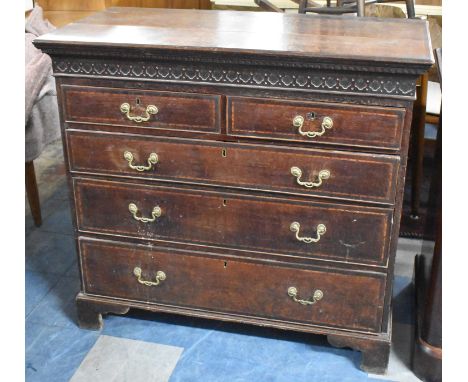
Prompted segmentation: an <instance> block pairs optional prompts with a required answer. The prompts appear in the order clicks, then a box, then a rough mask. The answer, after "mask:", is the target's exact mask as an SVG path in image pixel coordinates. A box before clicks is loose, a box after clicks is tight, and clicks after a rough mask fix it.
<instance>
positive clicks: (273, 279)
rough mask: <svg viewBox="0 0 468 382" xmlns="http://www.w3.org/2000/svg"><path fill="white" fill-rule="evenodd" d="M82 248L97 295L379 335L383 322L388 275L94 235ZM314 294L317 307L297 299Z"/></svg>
mask: <svg viewBox="0 0 468 382" xmlns="http://www.w3.org/2000/svg"><path fill="white" fill-rule="evenodd" d="M80 253H81V257H82V266H83V277H84V288H85V292H86V293H89V294H97V295H103V296H111V297H118V298H124V299H129V300H137V301H142V302H146V303H158V304H163V305H170V306H183V307H189V308H196V309H205V310H211V311H217V312H225V313H229V314H242V315H250V316H257V317H263V318H272V319H275V320H287V321H293V322H299V323H304V324H314V325H323V326H333V327H339V328H346V329H355V330H363V331H371V332H378V331H379V330H380V326H381V320H382V306H383V293H384V287H385V276H384V275H383V274H376V273H372V274H365V273H341V272H340V271H334V270H327V271H323V270H309V269H307V270H304V269H296V268H285V267H280V266H273V265H268V264H264V263H254V262H243V261H239V260H237V259H230V258H216V257H213V256H208V255H205V256H206V257H203V255H202V254H196V253H194V252H180V251H174V250H172V249H170V250H166V249H163V248H154V247H152V248H149V247H146V246H135V245H130V244H122V243H115V242H108V241H94V240H86V239H85V240H83V239H81V240H80ZM135 268H139V269H140V272H139V271H138V269H137V270H136V271H135ZM135 272H136V273H135ZM158 272H159V273H158ZM161 272H163V273H161ZM138 278H139V279H140V281H141V282H139V281H138ZM145 281H150V282H152V285H145V284H144V282H145ZM155 284H157V285H155ZM291 287H293V288H296V294H294V293H293V291H292V290H290V288H291ZM288 291H289V294H288ZM318 291H320V292H321V293H322V297H321V298H320V292H318ZM314 294H315V301H316V302H315V303H314V304H310V305H303V304H301V303H299V302H296V301H294V299H293V296H294V297H295V298H296V300H309V301H314V300H313V296H314Z"/></svg>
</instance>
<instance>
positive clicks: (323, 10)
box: [299, 0, 416, 19]
mask: <svg viewBox="0 0 468 382" xmlns="http://www.w3.org/2000/svg"><path fill="white" fill-rule="evenodd" d="M395 1H404V2H405V3H406V12H407V14H408V18H411V19H413V18H415V17H416V13H415V11H414V0H336V3H335V4H334V5H333V4H332V2H331V0H327V5H326V6H320V5H318V4H317V3H315V2H314V1H313V0H300V3H299V13H308V12H312V13H319V14H328V15H342V14H345V13H357V15H358V16H359V17H363V16H364V9H365V6H366V5H369V4H383V3H390V2H393V3H394V2H395Z"/></svg>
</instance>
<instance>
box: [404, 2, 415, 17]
mask: <svg viewBox="0 0 468 382" xmlns="http://www.w3.org/2000/svg"><path fill="white" fill-rule="evenodd" d="M406 13H407V14H408V18H409V19H414V18H416V11H415V10H414V0H406Z"/></svg>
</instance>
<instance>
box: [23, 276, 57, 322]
mask: <svg viewBox="0 0 468 382" xmlns="http://www.w3.org/2000/svg"><path fill="white" fill-rule="evenodd" d="M58 279H59V276H58V275H54V274H43V273H38V272H32V271H26V274H25V284H26V285H25V289H26V306H25V308H26V309H25V310H26V317H27V316H28V315H29V314H30V313H31V311H32V310H33V309H34V308H35V307H36V306H37V305H38V304H39V303H40V302H41V300H42V299H43V298H44V297H45V296H46V295H47V293H49V291H50V290H51V289H52V288H53V287H54V286H55V285H56V284H57V282H58Z"/></svg>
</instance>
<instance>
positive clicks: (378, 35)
mask: <svg viewBox="0 0 468 382" xmlns="http://www.w3.org/2000/svg"><path fill="white" fill-rule="evenodd" d="M389 31H391V32H392V33H389ZM273 36H275V37H273ZM428 36H429V35H428V30H427V24H426V22H425V21H421V20H411V21H410V22H408V20H400V19H387V20H382V19H378V18H361V19H356V18H354V17H340V16H323V17H321V18H311V17H309V16H307V15H299V14H289V13H286V14H280V13H270V12H265V13H261V12H239V11H204V10H199V11H193V10H175V9H141V8H108V9H107V10H105V11H103V12H99V13H96V14H94V15H92V16H89V17H87V18H85V19H83V20H81V21H78V22H76V23H72V24H69V25H67V26H65V27H63V28H61V29H60V30H57V31H54V32H52V33H49V34H47V35H44V36H41V37H40V38H39V39H38V40H36V41H37V44H40V45H41V46H45V45H47V44H48V45H58V44H62V45H64V44H66V45H67V48H68V49H74V48H78V47H85V46H99V47H102V46H112V47H113V48H123V49H125V50H126V51H128V50H136V49H145V50H151V49H171V50H183V51H192V52H193V51H196V52H207V51H208V52H210V51H211V52H212V51H216V52H239V53H254V54H268V53H271V54H275V55H281V56H301V57H311V58H314V59H317V58H320V59H332V60H334V61H337V62H340V61H345V60H361V61H366V60H371V61H380V62H385V63H390V62H391V63H404V64H406V65H411V64H426V65H427V64H429V65H430V64H431V63H432V62H433V55H432V51H431V48H430V45H429V43H428Z"/></svg>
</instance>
